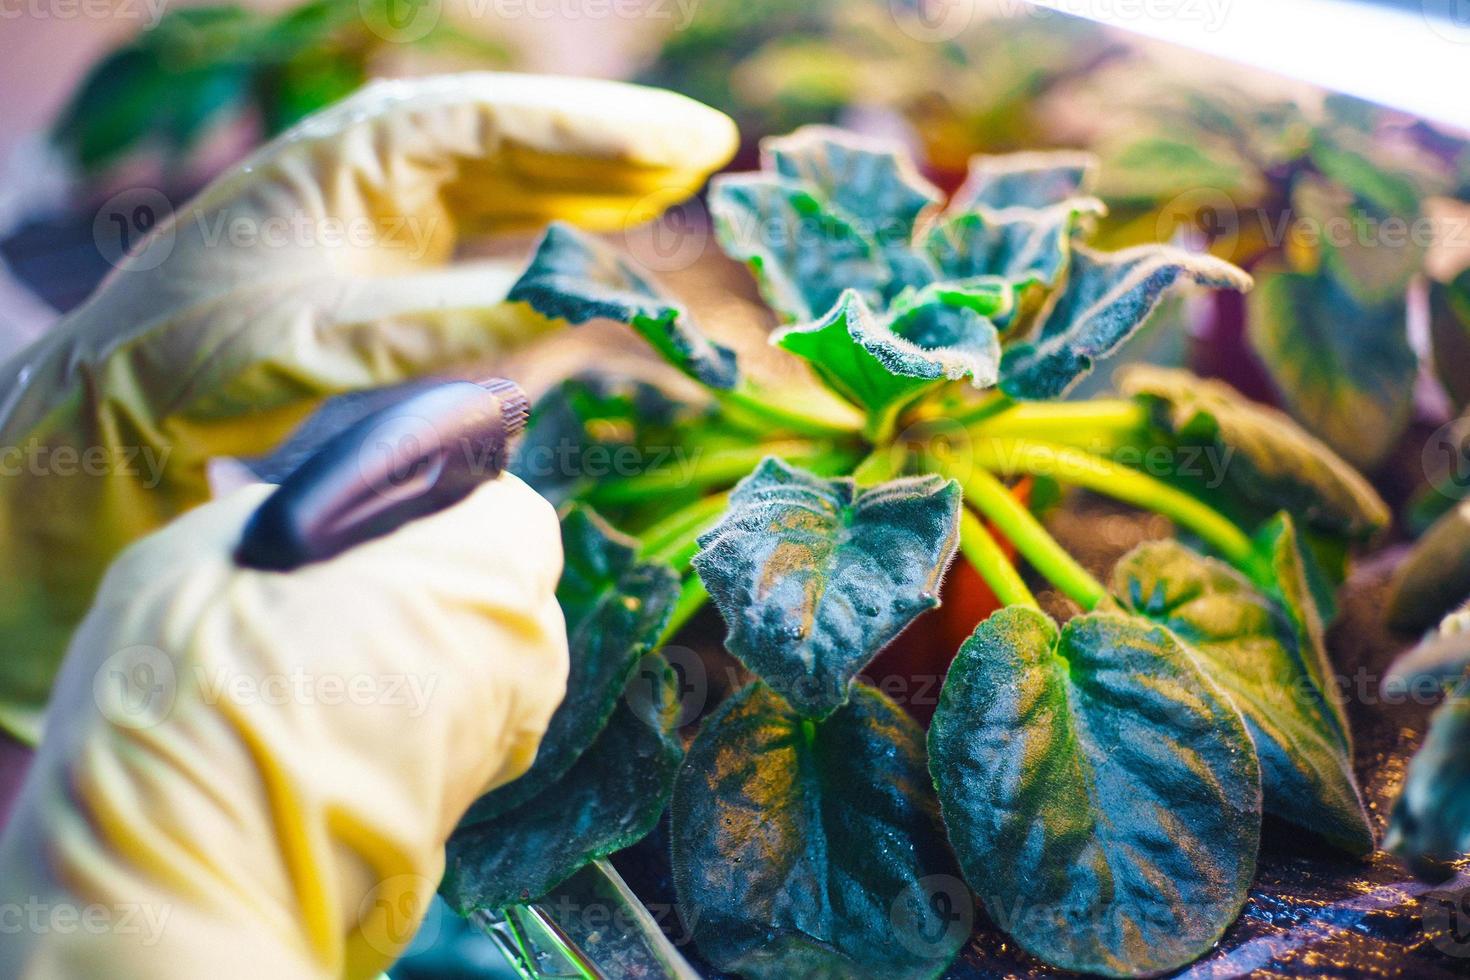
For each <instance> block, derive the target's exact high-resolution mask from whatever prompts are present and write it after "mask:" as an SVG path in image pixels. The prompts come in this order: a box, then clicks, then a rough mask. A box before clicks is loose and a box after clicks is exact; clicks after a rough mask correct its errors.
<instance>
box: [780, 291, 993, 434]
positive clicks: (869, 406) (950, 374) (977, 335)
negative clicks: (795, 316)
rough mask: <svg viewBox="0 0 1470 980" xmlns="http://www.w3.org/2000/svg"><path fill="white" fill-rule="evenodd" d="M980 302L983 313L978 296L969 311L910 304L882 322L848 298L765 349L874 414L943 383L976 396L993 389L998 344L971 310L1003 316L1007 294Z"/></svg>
mask: <svg viewBox="0 0 1470 980" xmlns="http://www.w3.org/2000/svg"><path fill="white" fill-rule="evenodd" d="M987 298H989V299H990V300H991V302H990V303H989V304H985V305H982V304H983V299H982V297H981V296H980V295H979V294H978V293H976V294H972V295H967V296H966V297H964V301H966V302H969V303H970V304H971V305H969V306H961V305H958V304H957V303H950V302H946V301H945V300H943V299H940V298H937V297H932V296H931V298H928V299H921V298H916V303H915V305H913V306H907V305H906V307H905V309H903V310H902V311H901V312H900V313H899V314H898V315H897V316H896V317H893V318H891V319H889V320H888V321H887V322H883V321H882V320H881V319H880V318H879V317H878V315H877V314H875V313H874V312H873V311H872V310H871V309H870V308H869V307H868V304H867V303H865V302H864V301H863V298H862V296H861V295H860V294H858V293H856V292H853V291H848V292H846V293H843V295H842V298H841V299H840V300H838V302H837V305H836V306H834V307H833V308H832V310H831V312H829V313H828V314H827V315H826V316H825V317H823V318H822V319H820V320H818V321H816V322H815V323H808V324H801V325H798V326H793V327H787V328H785V329H783V330H779V331H777V332H776V333H775V334H773V335H772V336H771V343H772V344H775V345H776V346H777V347H780V348H781V349H783V350H786V351H790V352H791V353H793V354H795V355H797V356H798V357H801V358H804V359H806V360H807V361H809V362H810V363H811V365H812V367H813V369H814V370H815V371H816V372H817V375H818V377H820V378H821V379H822V380H823V381H824V382H826V384H827V386H828V387H830V388H831V389H832V390H833V391H835V392H837V393H838V394H840V395H842V396H843V397H844V398H847V399H848V400H849V401H851V402H853V403H854V404H856V405H858V406H860V407H862V408H864V409H866V410H868V411H869V412H870V413H878V412H881V411H882V410H883V409H885V408H887V407H888V406H890V405H893V404H894V403H895V402H898V401H903V400H906V399H909V398H912V397H914V396H915V395H917V394H918V393H919V392H920V391H922V390H923V389H925V388H928V387H931V386H932V385H933V384H934V383H935V382H937V381H940V380H942V379H944V378H949V379H951V380H958V379H960V378H970V379H971V383H972V384H974V385H975V387H977V388H988V387H990V386H991V385H993V384H994V383H995V378H996V371H997V369H998V368H999V365H1000V338H999V336H998V334H997V333H996V329H995V325H994V324H993V323H992V322H991V321H990V320H989V319H987V318H986V317H985V316H984V315H983V314H981V313H980V312H977V311H976V310H975V309H974V306H977V305H980V306H982V308H988V309H992V310H1004V309H1005V308H1006V307H1007V305H1008V303H1009V292H1008V290H1006V289H1005V288H1004V286H1003V285H1002V286H1001V287H1000V288H998V289H995V290H993V291H992V292H991V294H990V295H989V297H987Z"/></svg>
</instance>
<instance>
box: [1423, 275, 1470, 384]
mask: <svg viewBox="0 0 1470 980" xmlns="http://www.w3.org/2000/svg"><path fill="white" fill-rule="evenodd" d="M1429 337H1430V340H1431V341H1432V342H1433V344H1434V372H1435V374H1436V375H1438V377H1439V381H1440V384H1442V385H1444V389H1445V391H1446V392H1447V393H1448V394H1449V396H1450V400H1451V401H1453V402H1454V404H1455V407H1456V408H1457V409H1461V410H1463V409H1464V408H1465V407H1466V406H1467V405H1470V269H1466V270H1465V271H1464V272H1462V273H1460V274H1459V276H1457V277H1456V278H1455V280H1454V281H1453V282H1449V283H1442V282H1431V283H1430V284H1429Z"/></svg>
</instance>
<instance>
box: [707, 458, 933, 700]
mask: <svg viewBox="0 0 1470 980" xmlns="http://www.w3.org/2000/svg"><path fill="white" fill-rule="evenodd" d="M959 507H960V489H959V486H958V484H956V483H954V482H952V481H951V482H948V483H946V482H945V481H944V480H941V479H940V478H939V477H937V476H925V477H917V478H910V479H901V480H893V481H891V482H889V483H884V484H881V485H879V486H875V487H871V488H868V489H865V490H863V491H862V492H859V491H858V488H857V486H856V485H855V484H854V482H853V481H852V480H850V479H839V480H824V479H822V478H820V477H816V476H812V475H811V474H810V473H806V472H803V471H801V470H798V469H794V468H793V467H790V466H788V465H786V464H785V463H783V462H782V461H780V460H778V459H767V460H765V461H764V462H762V463H761V464H760V466H758V467H757V468H756V470H755V472H753V473H752V474H751V475H750V476H748V477H746V478H745V479H744V480H742V481H741V482H740V485H739V486H737V487H736V488H735V491H734V493H733V494H732V495H731V497H730V509H729V510H728V511H727V512H726V513H725V516H724V518H723V519H722V520H721V521H720V523H719V524H718V525H717V526H715V527H714V528H713V529H712V530H710V531H708V532H706V533H705V534H703V535H701V536H700V538H699V545H700V551H699V554H697V555H696V556H695V558H694V568H695V570H696V571H698V572H699V577H700V579H702V580H703V582H704V585H705V587H706V588H707V589H709V594H710V598H711V599H713V600H714V604H715V606H716V607H718V608H719V610H720V613H721V614H722V615H723V616H724V617H725V623H726V625H727V626H728V627H729V634H728V636H727V637H726V641H725V642H726V646H728V648H729V650H730V652H731V653H733V654H734V655H735V656H737V657H739V658H740V660H741V662H743V663H744V664H745V666H747V667H749V668H750V669H751V670H752V671H754V672H755V673H756V674H757V675H759V676H760V677H761V678H762V679H763V680H764V681H765V682H766V683H767V684H769V685H771V687H773V688H775V690H776V691H777V692H778V693H779V694H781V695H782V696H783V697H785V698H786V699H787V700H788V701H790V702H791V703H792V704H793V705H795V706H796V708H797V710H798V711H800V712H801V713H802V714H805V715H810V716H814V717H822V716H825V715H827V714H829V713H831V712H832V711H833V710H834V709H836V708H837V707H838V706H839V705H841V704H843V703H844V702H846V701H847V697H848V688H849V687H850V685H851V683H852V679H853V678H854V677H855V676H856V675H857V673H858V671H860V670H862V668H863V667H864V666H865V665H866V664H867V662H868V661H869V660H871V659H872V658H873V656H874V655H875V654H877V652H878V651H879V650H880V649H881V648H882V647H883V646H884V645H885V644H886V643H888V641H889V640H891V639H893V638H894V637H895V636H897V635H898V633H899V631H901V630H902V629H903V628H904V627H905V626H907V625H908V624H909V622H910V621H911V620H913V618H914V617H915V616H917V615H919V613H921V612H923V611H924V610H926V609H931V608H933V607H934V606H936V605H938V604H939V599H938V595H937V593H938V589H939V582H940V580H941V579H942V578H943V576H944V570H945V567H946V566H947V565H948V563H949V560H950V558H951V557H952V556H953V555H954V551H955V548H956V547H957V546H958V544H959Z"/></svg>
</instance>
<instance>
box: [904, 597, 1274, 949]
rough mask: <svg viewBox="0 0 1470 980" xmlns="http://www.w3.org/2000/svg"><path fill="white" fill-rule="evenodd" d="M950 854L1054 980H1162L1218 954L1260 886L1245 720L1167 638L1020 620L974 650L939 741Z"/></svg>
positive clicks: (1092, 624) (1021, 615)
mask: <svg viewBox="0 0 1470 980" xmlns="http://www.w3.org/2000/svg"><path fill="white" fill-rule="evenodd" d="M929 767H930V770H931V772H932V773H933V774H934V784H935V786H936V787H937V788H938V790H939V802H940V807H941V811H942V812H943V814H944V821H945V825H946V826H947V827H948V829H949V839H950V841H951V842H952V843H953V844H954V847H955V851H956V853H958V854H959V858H960V865H961V866H962V867H963V868H964V870H965V877H966V880H968V881H969V883H970V885H971V886H972V887H973V888H974V889H975V890H976V892H977V893H978V894H979V895H980V897H981V898H982V899H983V900H984V902H985V904H986V907H987V909H989V911H990V914H991V918H992V919H993V920H994V921H995V922H996V923H997V924H999V925H1000V926H1001V927H1002V928H1004V929H1006V931H1008V932H1009V933H1010V934H1011V935H1012V937H1013V938H1015V940H1016V941H1017V942H1018V943H1019V944H1020V945H1021V946H1023V947H1024V948H1025V949H1027V950H1029V951H1030V952H1032V953H1034V954H1035V955H1037V956H1039V957H1041V958H1042V959H1044V960H1046V961H1047V962H1048V963H1052V964H1054V965H1056V966H1059V967H1062V968H1064V969H1070V970H1082V971H1091V972H1095V973H1104V974H1109V975H1114V976H1138V975H1148V974H1152V973H1160V972H1163V971H1165V970H1170V969H1173V968H1176V967H1179V966H1182V965H1184V964H1186V963H1188V962H1189V961H1191V960H1193V959H1194V958H1196V957H1198V956H1199V955H1201V954H1202V953H1204V952H1205V951H1206V950H1208V949H1209V948H1210V947H1211V946H1212V945H1213V944H1214V943H1215V942H1216V941H1217V940H1218V939H1219V938H1220V936H1221V934H1222V933H1223V932H1224V931H1225V928H1226V927H1227V926H1228V925H1230V923H1231V922H1232V921H1233V920H1234V919H1235V917H1236V916H1237V915H1238V914H1239V913H1240V909H1241V906H1242V905H1243V904H1244V902H1245V898H1246V890H1247V888H1248V887H1249V885H1250V881H1251V878H1252V876H1253V875H1254V872H1255V860H1256V850H1257V847H1258V845H1259V842H1260V829H1261V782H1260V779H1261V776H1260V769H1259V767H1258V765H1257V761H1256V753H1255V749H1254V747H1253V746H1252V744H1251V740H1250V735H1249V734H1248V732H1247V731H1246V728H1245V723H1244V722H1243V721H1242V720H1241V717H1240V715H1239V713H1238V712H1237V711H1236V710H1235V708H1234V707H1233V706H1232V705H1231V703H1230V700H1229V698H1228V697H1226V695H1225V694H1224V693H1223V692H1221V691H1220V690H1219V688H1218V687H1216V685H1215V684H1214V683H1213V682H1211V681H1210V680H1209V679H1208V678H1207V677H1206V676H1205V675H1204V674H1203V673H1202V672H1201V671H1200V669H1199V667H1198V666H1197V665H1196V664H1195V662H1194V659H1193V658H1192V657H1191V656H1190V654H1189V653H1188V652H1187V651H1186V650H1185V649H1184V648H1183V647H1182V646H1181V645H1180V643H1179V641H1178V640H1176V639H1175V638H1174V636H1173V634H1171V633H1170V632H1169V631H1168V630H1165V629H1163V628H1162V627H1158V626H1155V625H1153V624H1151V623H1148V622H1146V621H1141V620H1138V619H1133V618H1129V617H1124V616H1120V615H1116V614H1111V613H1104V614H1100V613H1090V614H1086V615H1082V616H1078V617H1075V618H1073V619H1072V620H1070V621H1069V622H1068V623H1067V625H1066V626H1065V627H1064V628H1063V629H1062V630H1061V631H1060V632H1059V631H1058V630H1057V627H1056V625H1055V624H1054V623H1053V622H1052V621H1051V619H1049V618H1048V617H1047V616H1046V615H1045V614H1043V613H1041V612H1039V611H1037V610H1034V609H1029V608H1025V607H1020V606H1012V607H1009V608H1006V609H1002V610H1001V611H999V612H997V613H995V614H994V615H992V616H991V617H990V618H989V619H987V620H986V621H985V622H984V623H982V624H980V626H979V627H978V628H977V629H976V630H975V633H974V635H973V636H971V637H970V639H968V640H966V641H965V644H964V645H963V646H962V647H961V648H960V652H959V655H958V657H957V658H956V660H955V662H954V664H953V666H951V667H950V670H949V676H948V678H947V679H946V680H945V684H944V689H943V691H942V692H941V694H940V699H939V707H938V710H937V711H936V712H935V715H934V721H933V724H932V725H931V727H930V729H929Z"/></svg>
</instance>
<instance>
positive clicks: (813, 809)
mask: <svg viewBox="0 0 1470 980" xmlns="http://www.w3.org/2000/svg"><path fill="white" fill-rule="evenodd" d="M670 815H671V821H670V832H671V837H672V840H671V845H672V853H673V876H674V885H675V888H676V889H677V893H678V900H679V911H680V914H681V915H682V917H683V920H684V921H685V922H686V923H688V924H689V926H690V928H691V929H692V930H693V935H694V941H695V943H696V944H697V945H698V946H699V951H700V952H701V953H703V954H704V956H705V957H706V958H707V959H709V960H710V961H711V962H712V963H713V964H714V965H715V966H716V967H718V968H719V969H721V970H724V971H729V972H735V973H739V974H740V975H741V976H743V977H748V978H751V980H766V978H770V980H787V978H790V977H831V978H837V977H843V978H851V980H926V978H931V977H938V976H940V975H941V974H942V973H943V972H944V970H945V967H946V966H947V965H948V964H949V962H950V960H952V959H953V958H954V956H955V954H956V953H957V952H958V951H959V948H960V946H962V945H963V944H964V942H965V940H966V939H967V938H968V937H969V928H968V926H969V917H968V915H966V914H965V913H967V912H968V908H967V907H966V908H953V907H952V906H949V907H946V906H945V905H943V904H942V903H941V901H940V900H941V899H950V900H958V901H961V902H964V903H965V905H966V906H968V902H969V898H968V895H966V894H964V890H963V889H962V888H959V887H957V886H958V884H959V882H958V872H959V869H958V868H957V867H956V865H955V862H954V857H953V855H952V854H951V853H950V851H949V848H948V847H946V846H945V841H944V829H943V827H942V826H941V824H940V822H939V814H938V809H937V807H936V805H935V802H934V791H933V787H932V786H930V784H929V775H928V773H927V772H926V771H925V768H924V741H923V732H922V731H921V730H920V728H919V726H918V725H917V724H916V723H915V722H914V721H913V720H912V719H911V718H909V717H908V716H907V715H905V714H904V713H903V711H902V710H901V709H900V708H899V707H898V706H897V705H895V704H894V703H893V702H892V701H890V700H888V699H887V698H886V697H884V696H883V695H882V694H879V693H878V692H877V691H875V690H873V689H872V688H870V687H867V686H865V685H861V684H860V685H857V686H856V687H855V688H854V689H853V695H852V700H851V701H849V702H848V703H847V704H846V705H845V706H843V707H842V708H840V709H838V710H837V711H836V712H835V713H834V714H832V715H831V717H829V718H827V719H826V720H824V721H819V722H813V721H811V720H809V719H807V718H804V717H802V715H800V714H799V713H797V712H796V711H794V710H792V708H791V706H790V705H789V704H787V703H786V702H785V701H784V700H782V699H781V698H780V697H779V696H778V695H777V694H776V693H775V692H774V691H772V690H771V689H770V688H768V687H766V686H765V685H764V684H760V683H755V684H751V685H749V686H748V687H746V688H745V689H743V690H742V691H740V692H739V693H737V694H735V695H734V696H732V697H731V698H729V699H728V700H727V701H726V702H725V703H724V704H723V705H721V706H720V708H719V710H718V711H716V712H715V714H713V715H711V716H710V718H709V719H708V720H707V721H706V722H705V724H704V728H703V729H702V730H701V731H700V733H699V736H698V737H697V738H696V739H695V740H694V744H692V745H691V746H690V747H689V755H688V757H687V759H686V761H685V764H684V766H683V767H682V768H681V769H680V771H679V777H678V780H677V782H676V783H675V787H674V800H673V804H672V807H671V810H670ZM936 886H937V887H936ZM946 886H948V887H946ZM956 893H958V894H956Z"/></svg>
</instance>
